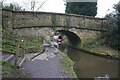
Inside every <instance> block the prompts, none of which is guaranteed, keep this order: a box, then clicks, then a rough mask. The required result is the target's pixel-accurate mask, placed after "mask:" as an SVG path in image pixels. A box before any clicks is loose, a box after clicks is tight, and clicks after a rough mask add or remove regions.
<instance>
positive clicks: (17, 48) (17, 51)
mask: <svg viewBox="0 0 120 80" xmlns="http://www.w3.org/2000/svg"><path fill="white" fill-rule="evenodd" d="M18 55H19V41H17V45H16V54H15V67H17V62H18Z"/></svg>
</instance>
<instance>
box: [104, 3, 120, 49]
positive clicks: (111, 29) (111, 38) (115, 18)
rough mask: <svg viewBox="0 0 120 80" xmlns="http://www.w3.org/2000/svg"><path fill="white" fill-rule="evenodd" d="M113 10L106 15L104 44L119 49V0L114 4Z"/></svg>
mask: <svg viewBox="0 0 120 80" xmlns="http://www.w3.org/2000/svg"><path fill="white" fill-rule="evenodd" d="M114 9H115V11H114V12H112V13H110V14H108V15H106V19H107V20H108V24H109V26H108V30H107V32H106V35H105V36H104V38H105V45H107V46H110V47H112V48H114V49H117V50H120V43H119V42H120V31H119V30H120V1H119V2H118V3H117V4H116V5H115V6H114Z"/></svg>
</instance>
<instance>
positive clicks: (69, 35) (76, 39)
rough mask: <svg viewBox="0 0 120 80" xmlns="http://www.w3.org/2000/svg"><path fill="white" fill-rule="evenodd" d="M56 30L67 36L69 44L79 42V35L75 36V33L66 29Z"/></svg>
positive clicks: (75, 44)
mask: <svg viewBox="0 0 120 80" xmlns="http://www.w3.org/2000/svg"><path fill="white" fill-rule="evenodd" d="M57 32H60V33H61V34H63V35H65V36H67V38H68V41H69V44H70V45H72V46H77V45H79V44H80V42H81V39H80V38H79V36H77V35H76V34H75V33H73V32H71V31H68V30H57Z"/></svg>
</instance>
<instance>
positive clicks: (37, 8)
mask: <svg viewBox="0 0 120 80" xmlns="http://www.w3.org/2000/svg"><path fill="white" fill-rule="evenodd" d="M46 1H47V0H45V1H44V2H43V3H42V4H41V5H40V7H38V8H37V11H38V10H39V9H40V8H41V7H42V6H43V5H44V4H45V3H46Z"/></svg>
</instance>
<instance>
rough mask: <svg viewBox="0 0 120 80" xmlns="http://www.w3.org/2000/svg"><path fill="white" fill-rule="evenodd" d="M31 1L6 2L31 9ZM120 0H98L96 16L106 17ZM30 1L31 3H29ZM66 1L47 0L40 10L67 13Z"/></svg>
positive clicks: (39, 1)
mask: <svg viewBox="0 0 120 80" xmlns="http://www.w3.org/2000/svg"><path fill="white" fill-rule="evenodd" d="M30 1H32V0H6V3H10V2H12V3H13V2H15V3H19V4H20V5H21V6H24V7H27V8H28V9H30ZM36 1H37V2H38V3H37V5H36V8H38V6H39V5H40V4H39V3H42V2H43V1H45V0H36ZM118 1H120V0H98V3H97V4H98V5H97V7H98V9H97V16H96V17H101V18H102V17H104V16H105V15H106V14H107V13H109V12H112V11H113V8H112V7H113V4H116V3H118ZM28 3H29V4H28ZM64 4H65V2H64V0H46V3H45V4H44V5H43V6H42V7H41V9H39V11H45V12H57V13H65V5H64Z"/></svg>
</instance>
